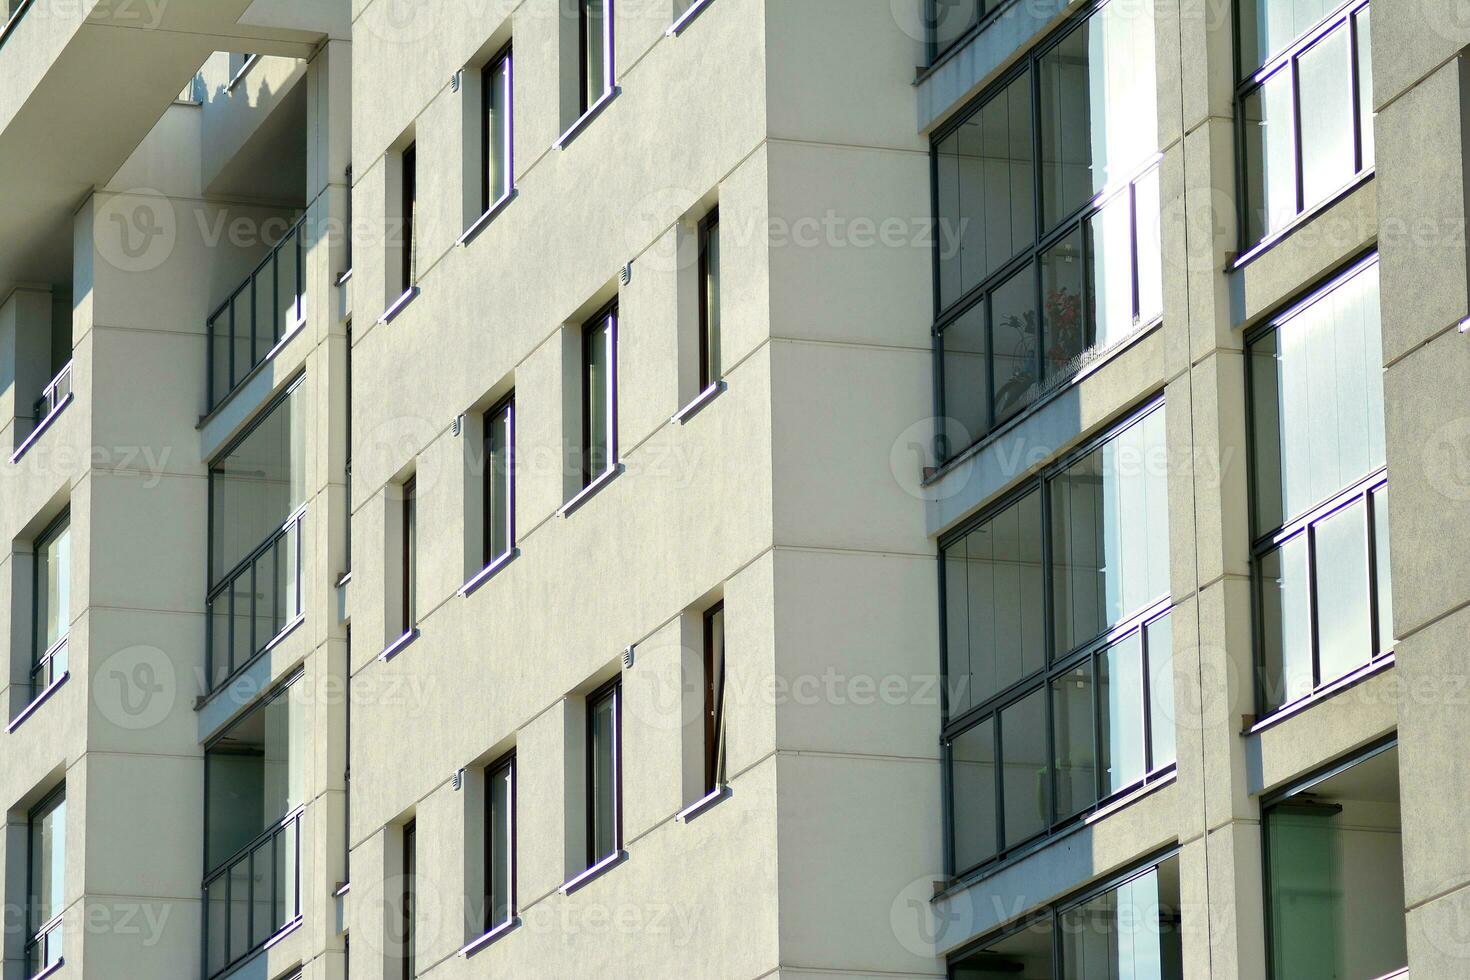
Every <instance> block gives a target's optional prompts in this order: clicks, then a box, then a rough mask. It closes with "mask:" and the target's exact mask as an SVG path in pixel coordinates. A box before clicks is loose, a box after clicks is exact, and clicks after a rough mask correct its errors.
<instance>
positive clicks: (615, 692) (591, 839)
mask: <svg viewBox="0 0 1470 980" xmlns="http://www.w3.org/2000/svg"><path fill="white" fill-rule="evenodd" d="M606 701H611V702H612V740H613V745H612V749H613V752H612V760H613V781H612V790H613V812H612V813H611V814H609V816H610V817H611V818H612V821H613V848H612V851H611V853H608V854H598V853H597V851H598V847H597V796H596V792H595V785H594V778H593V774H594V771H595V768H596V764H597V760H596V754H597V743H596V741H595V739H594V735H593V722H592V718H593V713H594V708H596V707H597V706H599V705H601V704H602V703H603V702H606ZM586 729H587V731H586V753H587V754H586V760H585V763H586V770H587V772H586V776H587V786H586V792H587V806H586V810H587V813H586V822H587V860H586V867H587V868H592V867H595V866H596V865H597V864H598V863H599V862H601V861H606V860H608V859H609V858H611V857H613V856H614V855H616V854H617V853H618V852H619V851H621V850H622V848H623V679H622V677H621V675H620V676H617V677H614V678H613V679H612V680H610V681H608V682H607V683H606V684H603V685H602V686H601V687H599V688H597V689H596V690H594V691H592V692H591V693H590V694H588V695H587V723H586Z"/></svg>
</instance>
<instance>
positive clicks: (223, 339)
mask: <svg viewBox="0 0 1470 980" xmlns="http://www.w3.org/2000/svg"><path fill="white" fill-rule="evenodd" d="M209 335H210V338H211V339H212V341H213V343H212V344H211V346H210V348H209V356H210V359H211V364H210V385H211V387H212V389H213V390H212V391H211V396H212V397H213V399H214V403H212V404H211V405H210V407H211V408H213V407H214V404H217V403H218V402H219V401H220V399H222V398H224V396H225V394H226V393H227V392H228V391H229V390H230V389H231V388H232V387H233V386H234V381H233V380H232V379H231V378H230V311H229V308H228V307H226V308H225V309H224V310H223V311H222V312H220V313H219V314H218V315H216V316H215V318H214V319H213V320H211V321H210V322H209Z"/></svg>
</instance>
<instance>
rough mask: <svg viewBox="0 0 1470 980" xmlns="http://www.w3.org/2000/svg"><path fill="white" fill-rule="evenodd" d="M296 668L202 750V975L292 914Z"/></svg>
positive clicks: (300, 790)
mask: <svg viewBox="0 0 1470 980" xmlns="http://www.w3.org/2000/svg"><path fill="white" fill-rule="evenodd" d="M300 677H301V674H300V673H299V672H298V673H297V674H296V675H295V676H293V677H292V678H291V679H290V680H288V681H287V682H286V683H285V684H284V685H283V686H281V687H279V688H277V689H276V690H275V691H273V692H272V693H271V694H269V695H268V696H267V698H266V699H265V701H264V702H262V703H261V704H259V705H257V706H256V707H254V708H252V709H251V710H250V711H249V712H248V713H247V714H245V715H244V716H243V717H242V718H240V720H239V721H237V722H235V723H234V724H233V725H231V726H230V727H229V728H228V729H227V730H226V731H225V732H224V733H223V734H222V735H220V736H219V737H218V738H217V739H215V740H213V741H212V742H211V743H210V744H209V745H208V746H206V747H205V751H204V865H205V876H204V907H205V923H204V931H205V963H206V970H205V973H206V975H207V976H209V977H214V976H218V975H221V974H223V973H226V972H228V971H229V970H230V969H231V968H233V967H234V966H235V964H237V963H239V962H240V961H241V960H243V959H244V958H245V957H247V956H249V955H250V954H251V953H253V952H255V951H256V950H258V949H260V948H261V947H263V946H264V945H266V944H267V943H268V942H269V941H270V940H271V938H272V937H274V936H276V935H277V934H279V933H280V932H282V931H283V930H285V929H286V928H288V927H291V926H293V925H294V924H295V922H296V920H297V919H299V918H300V916H301V876H300V866H301V819H302V809H303V806H304V804H305V801H306V778H305V763H306V750H305V748H304V745H305V739H306V731H305V727H304V710H303V705H304V702H303V701H302V699H301V698H300V697H299V696H293V695H295V694H296V688H295V683H296V681H298V680H299V679H300Z"/></svg>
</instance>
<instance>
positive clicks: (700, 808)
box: [674, 784, 730, 823]
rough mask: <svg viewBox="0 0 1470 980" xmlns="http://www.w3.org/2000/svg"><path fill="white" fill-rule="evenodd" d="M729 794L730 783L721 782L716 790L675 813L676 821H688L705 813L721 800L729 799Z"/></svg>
mask: <svg viewBox="0 0 1470 980" xmlns="http://www.w3.org/2000/svg"><path fill="white" fill-rule="evenodd" d="M729 796H730V787H729V786H728V785H724V784H721V785H720V786H718V787H716V789H715V791H714V792H712V793H709V794H707V795H705V796H702V797H700V798H699V799H697V800H695V801H694V802H693V803H691V804H689V805H688V806H686V807H685V808H684V809H682V810H680V811H679V812H678V813H676V814H674V822H675V823H688V822H689V821H691V820H693V819H694V818H695V817H697V816H699V815H700V814H701V813H704V812H705V811H706V810H709V809H710V808H712V807H713V806H714V805H715V804H716V803H718V802H720V801H721V800H723V799H727V798H728V797H729Z"/></svg>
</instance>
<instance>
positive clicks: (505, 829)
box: [485, 765, 515, 928]
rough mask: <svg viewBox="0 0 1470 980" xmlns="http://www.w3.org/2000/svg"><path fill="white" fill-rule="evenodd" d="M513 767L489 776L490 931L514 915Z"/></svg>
mask: <svg viewBox="0 0 1470 980" xmlns="http://www.w3.org/2000/svg"><path fill="white" fill-rule="evenodd" d="M511 773H512V766H510V765H507V766H503V767H501V768H500V769H496V770H493V771H492V772H491V773H490V774H489V785H488V786H487V787H486V797H487V799H488V801H489V808H490V812H489V815H488V819H487V820H486V825H487V832H488V835H489V841H488V855H487V856H488V863H489V867H488V868H487V869H486V875H485V877H486V882H487V888H486V892H487V895H486V897H487V899H488V900H489V903H490V908H489V913H490V917H489V921H488V922H486V923H485V925H486V928H494V927H495V926H498V925H500V924H501V923H503V922H507V921H509V920H510V917H511V915H513V914H514V909H513V908H512V905H511V894H512V889H513V884H514V878H513V877H512V876H513V875H514V874H515V870H514V867H515V864H514V862H515V858H514V843H513V840H514V839H513V837H512V820H513V819H514V817H513V815H512V813H511V805H512V804H511V800H512V798H513V797H512V779H513V777H512V775H511Z"/></svg>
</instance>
